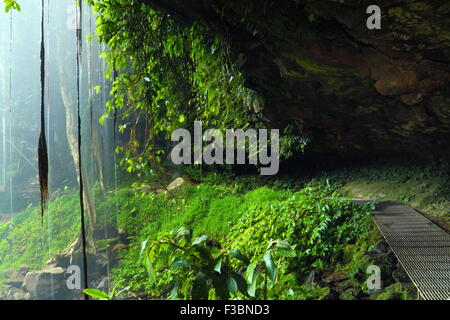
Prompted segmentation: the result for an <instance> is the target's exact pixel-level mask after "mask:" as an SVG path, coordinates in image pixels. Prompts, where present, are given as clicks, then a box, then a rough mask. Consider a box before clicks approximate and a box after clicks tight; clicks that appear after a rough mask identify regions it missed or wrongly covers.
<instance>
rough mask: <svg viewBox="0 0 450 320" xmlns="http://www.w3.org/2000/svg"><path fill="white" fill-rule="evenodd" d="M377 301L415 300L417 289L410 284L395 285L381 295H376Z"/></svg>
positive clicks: (387, 288)
mask: <svg viewBox="0 0 450 320" xmlns="http://www.w3.org/2000/svg"><path fill="white" fill-rule="evenodd" d="M373 296H374V297H375V299H376V300H414V299H416V297H417V296H416V295H415V289H414V287H413V286H411V285H409V284H402V283H398V282H397V283H394V284H392V285H390V286H388V287H386V288H385V289H384V290H383V292H381V293H374V295H373Z"/></svg>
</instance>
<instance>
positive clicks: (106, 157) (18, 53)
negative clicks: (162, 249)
mask: <svg viewBox="0 0 450 320" xmlns="http://www.w3.org/2000/svg"><path fill="white" fill-rule="evenodd" d="M20 4H21V11H20V12H16V11H14V12H13V11H11V12H10V13H8V14H5V13H1V14H0V135H1V136H0V214H1V217H8V218H11V219H12V221H14V219H15V218H14V217H15V216H16V215H19V214H20V212H22V211H23V210H25V209H27V208H36V209H37V208H39V202H40V192H39V191H40V190H39V179H38V178H39V177H38V172H37V168H38V138H39V132H40V128H41V123H40V119H41V115H42V117H43V119H44V122H45V123H44V124H45V132H44V133H45V136H46V141H47V153H48V162H49V171H48V173H49V178H48V186H49V187H48V190H49V206H48V208H47V209H46V210H45V211H44V216H43V218H42V219H43V220H42V223H41V226H40V228H41V229H39V230H36V232H41V234H40V235H41V241H42V244H41V246H42V247H43V248H45V250H44V251H43V252H41V254H42V258H44V257H46V258H50V260H51V259H52V258H53V256H52V255H54V254H55V241H56V240H55V237H57V235H58V233H64V232H66V230H58V229H57V228H56V227H55V226H54V221H55V220H56V219H59V216H58V214H59V212H58V210H56V209H55V208H54V206H52V203H53V202H54V201H55V200H57V199H58V197H60V196H61V195H64V194H67V193H69V192H80V186H81V187H82V188H83V189H82V190H81V192H80V199H82V201H81V203H80V206H75V207H73V210H72V213H70V214H73V219H74V221H79V220H80V218H82V213H83V211H84V218H85V220H84V224H85V227H84V228H80V235H79V237H78V240H79V241H81V246H80V243H78V245H75V247H74V248H75V249H76V250H75V251H73V252H72V255H71V257H72V258H71V260H70V261H69V264H71V265H75V266H78V267H79V268H80V269H81V275H83V274H84V273H85V272H86V274H87V275H88V276H87V278H85V277H83V276H82V281H81V284H82V286H83V283H84V284H85V285H84V286H88V287H95V286H97V285H98V284H99V283H107V282H109V281H103V280H104V279H105V278H106V279H109V277H110V269H111V262H110V261H109V254H108V252H106V253H105V252H103V253H102V252H98V251H97V249H98V248H96V245H95V246H94V245H93V244H92V241H89V239H88V241H86V242H84V241H83V238H88V237H90V238H91V239H93V243H94V244H95V243H97V241H98V240H105V239H110V238H114V236H117V235H116V234H115V232H113V231H112V230H116V227H115V226H114V225H111V221H110V220H111V219H110V220H107V219H106V218H103V220H101V221H95V218H93V217H95V215H96V214H97V216H99V214H98V212H97V210H98V208H97V206H96V200H97V199H98V198H101V197H103V196H105V195H108V194H112V195H113V198H115V201H114V202H115V203H114V205H113V208H114V210H116V211H117V210H118V203H117V194H116V196H114V192H117V191H116V188H117V186H118V172H117V163H116V162H117V159H116V155H115V148H116V145H115V138H116V132H115V125H116V120H115V119H113V117H110V118H107V119H106V120H105V123H104V125H101V124H100V123H99V121H98V119H99V118H100V117H101V116H102V114H104V113H105V112H106V107H105V105H106V102H107V100H108V99H109V88H110V83H109V81H108V80H106V79H105V68H106V65H105V62H104V61H103V60H102V59H101V58H100V57H99V56H100V52H101V51H103V50H106V48H105V47H104V46H103V45H101V44H100V43H99V42H98V40H97V37H96V35H95V15H94V13H93V12H92V10H91V8H90V7H88V6H87V4H86V3H84V4H83V5H82V6H76V4H75V1H71V0H44V1H42V4H41V1H36V0H21V3H20ZM42 6H43V12H42V14H41V10H42ZM79 10H81V14H78V12H79ZM41 19H43V20H42V21H43V22H44V28H43V30H44V33H43V34H41V30H40V29H41V28H40V24H41ZM42 36H44V37H43V39H44V42H43V45H44V48H45V60H44V61H43V63H44V71H45V73H44V74H45V77H44V83H41V78H40V77H41V74H42V70H40V59H39V57H40V48H41V37H42ZM77 41H79V42H80V43H78V42H77ZM79 44H80V46H79ZM77 52H78V53H79V55H78V57H77ZM77 70H78V73H77ZM77 78H78V81H77ZM41 84H44V85H43V86H42V85H41ZM94 87H97V88H99V89H96V90H94ZM77 89H78V90H79V92H78V94H77ZM41 90H43V91H41ZM41 94H42V95H43V98H44V104H43V107H44V110H45V111H44V113H43V114H41V103H40V99H41ZM78 116H79V128H80V130H78V121H77V118H78ZM80 207H81V208H80ZM83 209H84V210H83ZM114 210H113V211H114ZM38 211H39V210H34V211H33V213H32V214H34V215H36V219H37V218H39V212H38ZM109 214H111V216H113V215H114V214H115V213H114V212H110V213H109ZM3 220H4V219H0V224H1V223H4V221H3ZM6 220H7V219H6ZM81 222H82V223H83V221H81ZM0 227H1V225H0ZM15 227H16V226H15V225H14V223H12V224H11V226H10V228H15ZM83 231H84V233H85V234H84V237H83ZM0 238H1V235H0ZM0 240H1V239H0ZM8 241H11V243H12V245H14V241H15V240H14V239H9V240H8ZM76 241H77V238H74V239H73V242H74V243H75V242H76ZM83 245H85V248H86V255H85V257H86V259H81V260H80V257H83V255H81V256H80V254H78V255H77V254H75V253H74V252H80V253H82V252H83V250H82V249H83ZM74 248H72V249H74ZM69 249H71V248H70V247H68V248H67V250H69ZM0 250H2V249H1V248H0ZM2 254H3V255H5V256H6V252H3V253H2V252H0V284H1V281H4V282H5V283H9V282H8V279H9V278H8V277H11V274H14V273H15V272H17V270H10V268H8V270H2V267H1V266H2V261H1V257H2ZM65 254H67V252H65ZM101 255H104V256H106V262H104V263H103V264H101V265H99V264H98V263H97V262H98V260H102V259H100V258H101ZM67 256H69V255H68V254H67ZM30 259H31V258H30ZM17 260H20V261H22V262H23V264H25V265H28V266H34V265H33V262H32V261H31V260H30V261H26V258H25V257H17ZM103 260H104V259H103ZM16 267H17V266H16ZM68 267H69V265H67V263H66V264H64V263H59V264H58V263H53V264H50V263H49V264H47V265H42V266H40V267H39V269H38V270H36V268H33V267H29V269H30V270H27V274H26V275H23V276H25V278H32V276H31V275H29V273H31V272H33V271H34V272H36V273H40V274H44V273H45V272H47V271H48V270H50V269H51V268H54V269H53V270H52V271H51V272H47V273H48V275H49V278H48V279H47V280H46V279H43V280H42V279H41V282H42V283H39V281H37V283H38V284H39V285H41V287H39V286H38V289H36V290H38V291H39V290H40V288H41V289H42V292H31V294H32V296H33V298H39V299H66V298H67V299H81V298H82V294H81V291H80V290H79V288H76V289H75V290H74V292H76V293H74V292H68V290H69V288H65V287H64V286H65V284H62V282H61V277H62V278H63V279H64V281H66V280H67V279H68V278H70V276H71V275H72V274H71V273H70V272H67V269H68ZM55 268H56V269H55ZM57 268H62V269H63V271H64V274H63V275H61V272H60V270H61V269H57ZM12 269H14V268H12ZM46 270H47V271H46ZM9 280H10V279H9ZM44 280H45V281H47V282H45V281H44ZM85 280H86V281H85ZM10 282H11V281H10ZM26 284H27V281H26V280H25V279H23V286H22V288H14V290H15V291H14V292H16V291H17V290H19V289H20V290H23V291H24V295H25V294H26V293H27V292H28V291H30V290H31V291H33V290H32V289H29V288H28V287H27V286H26ZM0 289H1V286H0ZM107 289H108V287H105V286H104V287H102V290H107ZM11 290H12V289H11ZM43 291H46V292H43ZM25 296H26V295H25ZM11 297H12V298H14V296H10V298H11ZM16 297H18V296H17V295H16ZM0 298H1V297H0Z"/></svg>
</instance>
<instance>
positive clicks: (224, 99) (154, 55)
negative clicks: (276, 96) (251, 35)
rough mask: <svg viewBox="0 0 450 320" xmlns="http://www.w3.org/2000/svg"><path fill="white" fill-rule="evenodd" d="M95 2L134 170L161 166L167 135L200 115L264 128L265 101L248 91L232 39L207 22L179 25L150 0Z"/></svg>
mask: <svg viewBox="0 0 450 320" xmlns="http://www.w3.org/2000/svg"><path fill="white" fill-rule="evenodd" d="M89 3H90V4H91V5H92V6H93V7H94V8H95V10H96V13H97V34H98V36H99V39H100V40H101V41H102V42H104V43H105V44H106V45H107V47H108V50H106V51H104V52H102V57H104V58H105V60H106V62H107V64H108V66H109V70H108V73H107V76H108V77H109V79H110V80H112V81H113V87H112V90H111V95H112V99H111V100H110V101H109V102H108V103H107V107H108V111H109V115H114V114H116V113H118V114H119V115H120V117H121V123H120V124H119V130H120V131H121V132H127V133H128V134H129V137H130V139H129V142H128V143H127V144H126V145H124V146H122V147H120V148H118V151H121V152H123V161H122V164H123V165H125V167H126V168H127V169H128V171H130V172H138V173H142V172H148V171H149V166H150V165H151V164H153V169H154V168H155V166H157V164H158V163H159V162H161V159H162V154H163V151H164V148H163V146H164V143H163V142H162V141H163V139H168V138H169V137H170V135H171V133H172V131H173V130H174V129H177V128H180V127H185V128H189V127H190V124H192V123H193V121H194V120H201V121H203V123H204V125H205V126H210V127H213V128H218V129H223V128H230V127H231V128H244V129H245V128H246V127H248V126H252V125H253V127H261V121H260V120H261V117H262V116H261V114H260V113H259V110H260V109H261V108H262V105H263V101H262V99H261V97H260V96H258V94H257V93H256V92H254V91H252V90H249V89H246V88H244V86H243V81H244V79H243V76H242V74H241V73H239V72H238V71H237V67H236V66H238V65H239V64H241V63H242V61H243V60H244V59H245V57H243V56H239V57H232V55H231V54H230V53H229V49H230V48H229V45H228V43H227V40H226V39H222V38H220V37H218V36H215V37H211V36H209V35H208V32H207V30H206V29H204V28H203V27H202V26H201V25H200V24H194V25H192V26H189V27H186V26H180V25H179V24H177V23H175V22H174V21H173V20H172V18H171V17H169V16H168V15H166V14H163V13H160V12H157V11H154V10H152V9H151V8H150V7H149V6H147V5H146V4H144V3H140V2H132V3H126V4H124V2H123V1H119V0H112V1H101V0H98V1H89ZM255 110H258V112H255ZM106 116H107V115H105V117H106ZM101 121H103V120H102V119H101ZM138 133H140V134H138Z"/></svg>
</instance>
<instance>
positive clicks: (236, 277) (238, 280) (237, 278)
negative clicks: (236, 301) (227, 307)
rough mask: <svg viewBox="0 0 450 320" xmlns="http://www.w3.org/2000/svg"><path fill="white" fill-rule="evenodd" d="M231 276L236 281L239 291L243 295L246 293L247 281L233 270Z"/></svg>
mask: <svg viewBox="0 0 450 320" xmlns="http://www.w3.org/2000/svg"><path fill="white" fill-rule="evenodd" d="M231 276H232V277H233V278H234V280H235V281H236V283H237V286H238V289H239V291H240V292H241V293H242V294H243V295H245V296H246V295H247V294H248V293H247V282H246V281H245V279H244V277H243V276H241V275H240V274H239V273H237V272H235V271H233V272H231Z"/></svg>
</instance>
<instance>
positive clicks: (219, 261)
mask: <svg viewBox="0 0 450 320" xmlns="http://www.w3.org/2000/svg"><path fill="white" fill-rule="evenodd" d="M222 261H223V257H222V256H220V257H219V258H217V260H216V263H215V265H214V271H216V272H218V273H221V272H222Z"/></svg>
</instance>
